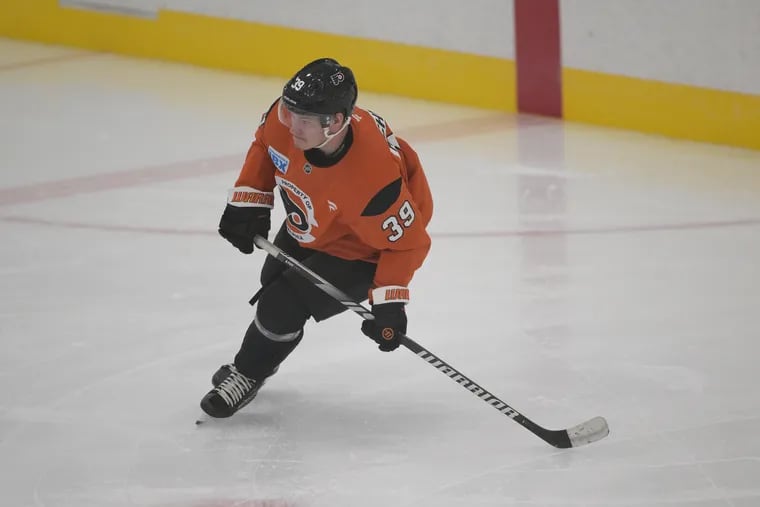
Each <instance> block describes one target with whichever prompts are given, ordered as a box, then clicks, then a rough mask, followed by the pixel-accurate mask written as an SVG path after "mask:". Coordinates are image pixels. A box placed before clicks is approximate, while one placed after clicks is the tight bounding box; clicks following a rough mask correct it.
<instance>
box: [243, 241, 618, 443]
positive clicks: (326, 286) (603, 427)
mask: <svg viewBox="0 0 760 507" xmlns="http://www.w3.org/2000/svg"><path fill="white" fill-rule="evenodd" d="M253 241H254V243H255V244H256V246H257V247H259V248H261V249H262V250H264V251H266V252H267V253H268V254H269V255H271V256H272V257H274V258H275V259H277V260H278V261H280V262H282V263H283V264H285V265H287V266H289V267H291V268H293V269H294V270H295V271H297V272H298V273H299V274H300V275H301V276H303V277H304V278H306V279H307V280H309V281H310V282H311V283H313V284H314V285H316V286H317V287H318V288H319V289H321V290H322V291H324V292H326V293H327V294H329V295H330V296H332V297H333V298H335V299H336V300H337V301H338V302H340V303H341V304H342V305H343V306H345V307H346V308H348V309H349V310H352V311H353V312H355V313H357V314H359V315H360V316H361V317H362V318H364V319H366V320H373V319H374V316H373V315H372V312H370V311H369V310H367V309H366V308H365V307H364V306H363V305H361V304H359V303H357V302H356V301H353V300H352V299H351V298H350V297H348V295H346V294H345V293H344V292H343V291H341V290H340V289H338V288H337V287H335V286H334V285H332V284H331V283H330V282H328V281H327V280H325V279H324V278H322V277H321V276H319V275H318V274H316V273H315V272H313V271H312V270H310V269H309V268H307V267H306V266H304V265H303V264H301V263H300V262H298V261H297V260H295V259H294V258H292V257H291V256H289V255H288V254H286V253H285V252H283V251H282V250H280V249H279V248H277V247H276V246H275V245H273V244H272V243H270V242H269V241H267V240H266V239H265V238H262V237H261V236H256V237H255V238H254V240H253ZM401 344H402V345H403V346H404V347H406V348H408V349H409V350H411V351H412V352H414V353H415V354H417V355H418V356H419V357H421V358H422V359H424V360H425V361H427V362H428V364H431V365H433V366H435V367H436V368H437V369H438V371H440V372H441V373H443V374H444V375H446V376H447V377H449V378H450V379H451V380H453V381H454V382H456V383H458V384H459V385H461V386H462V387H464V388H465V389H467V390H468V391H470V392H471V393H472V394H474V395H475V396H477V397H478V398H480V399H481V400H483V401H485V402H486V403H488V404H489V405H491V406H492V407H494V408H495V409H496V410H498V411H499V412H501V413H502V414H504V415H506V416H507V417H509V418H511V419H512V420H514V421H516V422H518V423H519V424H521V425H522V426H523V427H525V428H527V429H528V430H529V431H531V432H532V433H533V434H535V435H536V436H538V437H539V438H541V439H542V440H544V441H545V442H547V443H548V444H550V445H553V446H554V447H558V448H560V449H567V448H569V447H579V446H581V445H585V444H590V443H592V442H596V441H597V440H601V439H603V438H604V437H606V436H607V435H609V433H610V429H609V427H608V426H607V421H606V420H605V419H604V417H594V418H593V419H589V420H588V421H586V422H584V423H581V424H578V425H577V426H573V427H571V428H568V429H565V430H548V429H546V428H543V427H541V426H539V425H538V424H536V423H534V422H533V421H531V420H530V419H528V418H527V417H525V416H524V415H522V414H521V413H519V412H518V411H517V410H515V409H514V408H512V407H510V406H509V405H507V404H506V403H505V402H503V401H502V400H500V399H499V398H497V397H496V396H494V395H493V394H491V393H490V392H488V391H487V390H485V389H484V388H482V387H481V386H480V385H478V384H477V383H475V381H473V380H471V379H469V378H468V377H466V376H465V375H464V374H463V373H461V372H459V371H458V370H457V369H456V368H454V367H453V366H451V365H450V364H448V363H446V362H445V361H444V360H443V359H441V358H440V357H438V356H436V355H435V354H433V353H432V352H430V351H429V350H427V349H426V348H425V347H423V346H422V345H420V344H419V343H417V342H415V341H414V340H412V339H411V338H409V337H408V336H402V337H401Z"/></svg>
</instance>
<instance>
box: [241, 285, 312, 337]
mask: <svg viewBox="0 0 760 507" xmlns="http://www.w3.org/2000/svg"><path fill="white" fill-rule="evenodd" d="M309 317H310V313H309V309H308V307H307V306H306V305H305V304H304V303H303V301H301V299H300V297H299V295H298V293H297V292H296V290H295V289H294V288H293V286H291V285H290V284H289V283H288V281H287V279H286V278H285V277H281V278H280V279H279V280H276V281H274V282H273V283H272V284H271V285H270V286H269V287H267V288H266V289H264V292H262V294H261V298H260V299H259V302H258V305H257V307H256V317H255V319H254V324H255V326H256V327H257V329H258V330H259V332H261V334H262V335H264V336H266V337H267V338H269V339H270V340H272V341H280V342H287V341H292V340H295V339H296V338H298V334H299V333H301V331H302V330H303V327H304V325H305V324H306V321H307V320H308V319H309Z"/></svg>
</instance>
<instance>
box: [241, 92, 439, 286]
mask: <svg viewBox="0 0 760 507" xmlns="http://www.w3.org/2000/svg"><path fill="white" fill-rule="evenodd" d="M349 128H350V129H352V130H351V132H350V134H349V135H351V136H352V138H353V141H352V143H351V146H350V147H349V148H348V150H347V151H346V153H345V154H344V155H343V157H342V158H340V159H339V160H338V162H337V163H333V164H332V165H329V166H327V167H320V166H316V165H314V164H312V163H310V162H309V161H308V160H307V158H306V156H305V154H304V152H303V151H301V150H299V149H297V148H295V147H294V146H293V142H292V137H291V135H290V132H289V130H288V128H287V127H285V126H284V125H282V124H281V123H280V121H279V119H278V117H277V103H275V104H274V105H273V106H272V108H270V111H269V113H268V114H266V115H264V117H263V119H262V123H261V124H260V125H259V128H258V130H257V131H256V134H255V138H254V141H253V143H252V144H251V147H250V149H249V150H248V155H247V156H246V159H245V163H244V165H243V168H242V170H241V172H240V176H239V178H238V180H237V182H236V184H235V188H234V189H233V190H232V191H231V192H230V197H229V203H230V204H233V205H238V206H240V205H242V206H261V205H268V206H270V207H271V206H272V205H273V199H272V198H273V192H274V188H275V186H277V187H279V191H280V196H281V197H282V200H283V204H284V206H285V211H286V213H287V218H286V221H287V230H288V232H289V233H290V235H291V236H293V237H294V238H295V239H296V240H298V242H299V243H300V244H301V246H303V247H305V248H310V249H313V250H317V251H320V252H325V253H327V254H330V255H333V256H335V257H339V258H342V259H347V260H364V261H369V262H374V263H377V271H376V273H375V280H374V286H375V287H386V286H401V287H405V286H407V285H408V284H409V282H410V280H411V279H412V276H413V274H414V272H415V271H416V270H417V268H419V267H420V266H421V265H422V263H423V261H424V260H425V257H426V256H427V253H428V250H429V249H430V236H429V235H428V233H427V231H426V227H427V225H428V222H429V221H430V218H431V217H432V214H433V199H432V196H431V193H430V188H429V186H428V182H427V179H426V177H425V174H424V172H423V169H422V166H421V164H420V161H419V158H418V157H417V154H416V153H415V151H414V150H413V149H412V148H411V147H410V146H409V144H408V143H406V142H405V141H404V140H403V139H400V138H396V137H395V136H394V134H393V132H392V131H391V129H390V127H389V126H388V124H387V123H386V122H385V120H383V119H382V118H381V117H380V116H378V115H376V114H375V113H373V112H371V111H367V110H364V109H360V108H358V107H357V108H355V109H354V113H353V115H352V119H351V123H350V126H349ZM310 158H312V157H310ZM312 160H313V158H312Z"/></svg>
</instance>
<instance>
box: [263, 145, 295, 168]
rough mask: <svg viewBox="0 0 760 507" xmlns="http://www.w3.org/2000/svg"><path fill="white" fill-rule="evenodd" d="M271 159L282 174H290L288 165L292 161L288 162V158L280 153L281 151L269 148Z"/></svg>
mask: <svg viewBox="0 0 760 507" xmlns="http://www.w3.org/2000/svg"><path fill="white" fill-rule="evenodd" d="M267 151H269V158H271V159H272V163H273V164H274V166H275V167H276V168H277V170H278V171H280V172H281V173H282V174H285V173H287V172H288V165H290V160H288V157H286V156H285V155H283V154H282V153H280V152H279V151H277V150H275V149H274V148H272V147H271V146H270V147H269V150H267Z"/></svg>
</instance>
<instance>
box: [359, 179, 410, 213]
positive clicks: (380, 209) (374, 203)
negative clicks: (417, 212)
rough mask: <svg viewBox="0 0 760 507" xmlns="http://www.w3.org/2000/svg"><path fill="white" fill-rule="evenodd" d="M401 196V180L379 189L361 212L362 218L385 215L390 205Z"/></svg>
mask: <svg viewBox="0 0 760 507" xmlns="http://www.w3.org/2000/svg"><path fill="white" fill-rule="evenodd" d="M399 194H401V178H399V179H397V180H395V181H393V182H392V183H389V184H388V185H386V186H385V187H384V188H383V189H381V190H380V191H379V192H378V193H376V194H375V196H374V197H373V198H372V199H370V201H369V204H367V207H366V208H364V211H362V216H363V217H374V216H377V215H380V214H382V213H385V212H386V211H388V208H390V207H391V204H393V203H394V202H396V199H398V196H399Z"/></svg>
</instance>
